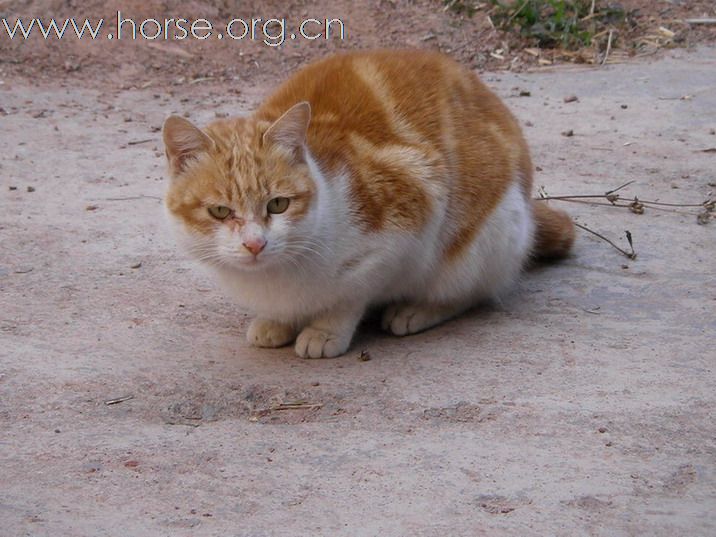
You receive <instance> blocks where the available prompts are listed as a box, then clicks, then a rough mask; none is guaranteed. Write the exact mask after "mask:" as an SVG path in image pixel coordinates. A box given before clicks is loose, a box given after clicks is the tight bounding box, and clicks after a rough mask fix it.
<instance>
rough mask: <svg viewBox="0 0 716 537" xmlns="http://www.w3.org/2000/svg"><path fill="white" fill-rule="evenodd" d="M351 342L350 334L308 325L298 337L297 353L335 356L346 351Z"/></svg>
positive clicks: (305, 356) (307, 355)
mask: <svg viewBox="0 0 716 537" xmlns="http://www.w3.org/2000/svg"><path fill="white" fill-rule="evenodd" d="M350 343H351V338H350V336H348V337H345V336H341V335H337V334H332V333H330V332H327V331H325V330H319V329H317V328H312V327H310V326H308V327H306V328H304V329H303V330H302V331H301V333H300V334H298V338H296V354H298V355H299V356H300V357H301V358H335V357H336V356H340V355H341V354H343V353H344V352H346V351H347V350H348V346H349V345H350Z"/></svg>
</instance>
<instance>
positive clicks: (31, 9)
mask: <svg viewBox="0 0 716 537" xmlns="http://www.w3.org/2000/svg"><path fill="white" fill-rule="evenodd" d="M515 1H517V0H515ZM520 1H521V0H520ZM503 3H505V4H508V3H509V0H505V1H504V2H503ZM445 4H446V2H444V1H443V0H289V1H285V0H265V1H260V2H259V1H256V0H250V1H242V2H236V1H232V0H218V1H216V0H190V1H186V0H121V1H119V2H111V3H107V2H104V1H101V0H87V1H78V0H0V17H5V18H7V19H8V20H9V21H10V22H11V23H12V22H14V20H15V19H16V18H17V17H23V18H25V20H26V21H28V20H29V19H30V18H31V17H43V18H45V20H47V19H49V17H55V18H56V19H58V20H61V18H62V17H76V18H77V19H79V21H80V22H81V21H83V20H84V19H85V18H87V19H90V20H91V21H93V23H96V21H97V20H98V19H99V18H104V19H105V24H104V26H103V28H102V32H100V34H99V37H98V38H97V39H95V40H92V39H88V38H87V37H85V38H84V39H82V40H79V39H74V38H70V37H69V36H65V37H64V38H63V39H62V40H57V39H56V38H50V39H47V40H46V39H43V37H42V36H41V35H40V34H39V33H38V32H37V31H36V32H35V33H34V34H33V35H32V36H31V38H30V39H29V40H27V41H25V40H21V39H19V38H15V39H7V37H6V35H5V34H4V33H2V32H0V36H2V39H0V76H3V75H4V76H12V77H13V78H15V79H18V78H20V79H22V80H24V81H26V83H27V84H30V85H35V84H48V83H52V84H67V85H69V86H70V87H76V86H77V85H79V86H80V87H83V88H89V87H92V88H102V89H105V88H114V87H121V88H125V89H133V88H140V89H146V88H147V87H153V88H161V89H164V90H169V91H172V92H178V93H192V94H202V93H203V92H204V91H206V90H207V89H208V88H212V89H213V88H220V89H222V91H226V89H227V88H231V89H232V90H233V91H243V89H244V88H246V87H248V86H255V85H257V84H273V83H275V81H276V79H277V77H279V78H281V77H284V76H286V75H287V74H288V73H290V72H292V71H293V70H294V69H296V68H297V67H299V66H300V65H303V64H305V63H306V62H308V61H311V60H313V59H316V58H319V57H322V56H324V55H326V54H327V53H330V52H336V51H342V50H355V49H370V48H376V47H391V48H396V47H421V48H428V49H433V50H439V51H442V52H445V53H448V54H450V55H451V56H453V57H454V58H456V59H458V60H460V61H461V62H462V63H463V64H465V65H469V66H471V67H473V68H475V69H480V70H490V71H497V70H511V71H517V72H519V71H525V70H529V69H534V68H540V67H544V66H545V65H549V64H560V63H565V62H578V63H580V62H581V63H585V62H595V61H597V63H600V62H601V61H602V60H604V59H606V60H607V61H608V62H609V63H619V62H623V61H627V60H630V59H634V58H645V57H650V56H653V55H655V54H656V55H658V54H660V53H662V52H663V51H664V50H668V49H669V48H673V47H679V48H681V47H687V48H688V47H693V46H695V45H698V44H703V43H714V42H716V25H694V24H689V23H687V22H685V20H687V19H698V18H714V17H716V3H714V2H713V0H621V1H619V2H608V1H605V0H599V2H598V3H597V5H598V6H600V7H601V8H605V7H607V6H619V7H621V8H623V10H624V12H625V14H626V21H625V22H624V23H622V24H619V23H615V24H614V25H613V29H614V30H615V33H614V39H613V47H612V49H611V52H610V53H609V55H608V57H606V56H605V53H606V50H605V49H606V48H607V42H608V39H607V32H606V31H604V32H601V33H602V35H601V36H597V37H595V39H594V42H593V44H592V46H590V47H587V48H585V49H583V50H578V51H563V50H537V49H535V48H534V43H533V42H531V41H530V40H529V39H526V38H523V37H520V36H519V35H518V34H515V33H506V32H503V31H500V30H499V28H496V27H495V23H494V22H493V21H492V17H494V7H493V6H491V5H490V2H488V1H477V0H476V1H465V0H456V1H452V2H447V4H448V5H449V6H452V8H449V7H448V6H446V5H445ZM458 5H462V6H473V7H475V8H476V10H475V12H474V14H473V15H472V16H467V15H466V14H465V13H464V12H461V11H460V10H459V9H456V7H455V6H458ZM118 11H119V12H120V13H121V15H122V18H128V19H132V20H133V21H135V22H136V25H137V26H138V25H139V24H140V22H141V21H143V20H145V19H148V18H153V19H155V20H158V21H161V23H162V24H163V23H164V21H165V20H166V19H176V18H179V17H185V18H187V19H189V20H195V19H197V18H200V17H201V18H206V19H207V20H209V21H211V22H212V23H213V24H214V25H215V26H216V27H217V28H219V27H220V25H221V24H225V23H226V22H227V21H230V20H232V19H234V18H239V19H242V20H245V21H251V20H252V19H254V18H262V19H263V20H266V19H269V18H285V19H286V21H287V22H286V30H287V31H286V35H287V36H288V35H289V34H290V33H292V32H296V31H297V28H298V25H299V22H300V21H302V20H305V19H307V18H316V19H319V20H324V19H334V18H338V19H340V20H341V21H342V22H343V23H344V29H345V33H344V39H343V40H341V39H338V38H336V35H337V33H338V32H337V30H335V28H336V27H335V26H333V28H334V33H333V37H332V38H330V39H315V40H307V39H300V38H299V39H290V38H289V37H287V38H286V40H285V42H284V43H283V45H282V46H281V47H269V46H266V45H265V44H264V43H263V42H262V39H263V35H262V34H261V33H260V32H256V34H257V38H256V39H253V40H252V39H248V38H245V39H241V40H231V39H223V40H219V39H215V36H216V35H217V34H218V33H219V32H218V31H217V32H214V34H213V35H212V36H211V38H208V39H206V40H199V39H183V40H173V39H171V38H170V39H168V40H165V39H163V35H164V34H162V37H160V38H158V39H154V40H146V39H144V40H142V39H137V40H132V39H130V38H129V37H128V36H127V35H126V32H125V38H124V39H122V40H117V39H113V40H111V39H107V38H106V37H107V35H106V34H107V33H109V32H113V33H115V35H116V25H117V12H118ZM170 27H171V26H170ZM314 28H317V27H316V26H309V27H308V30H309V32H311V31H313V29H314ZM610 28H611V26H610ZM152 31H153V26H152V25H151V24H150V25H149V26H148V27H147V33H148V34H149V35H151V33H152ZM277 31H278V29H277V28H275V27H270V28H269V30H268V32H269V34H270V35H277ZM70 33H71V32H70ZM240 33H241V32H240V30H237V31H236V32H235V34H240ZM167 35H168V36H169V37H172V36H174V35H175V34H174V33H173V32H171V31H169V32H167Z"/></svg>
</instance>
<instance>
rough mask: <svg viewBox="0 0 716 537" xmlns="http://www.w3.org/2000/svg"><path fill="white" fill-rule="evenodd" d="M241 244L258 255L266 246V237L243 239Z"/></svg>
mask: <svg viewBox="0 0 716 537" xmlns="http://www.w3.org/2000/svg"><path fill="white" fill-rule="evenodd" d="M242 244H243V246H244V248H246V249H247V250H248V251H249V252H251V253H252V254H254V255H255V256H256V255H259V254H260V253H261V251H262V250H263V249H264V247H265V246H266V239H251V240H247V241H244V242H243V243H242Z"/></svg>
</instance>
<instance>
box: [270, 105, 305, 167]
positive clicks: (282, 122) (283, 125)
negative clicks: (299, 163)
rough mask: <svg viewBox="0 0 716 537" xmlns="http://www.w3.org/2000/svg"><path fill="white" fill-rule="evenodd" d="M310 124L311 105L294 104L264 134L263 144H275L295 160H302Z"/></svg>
mask: <svg viewBox="0 0 716 537" xmlns="http://www.w3.org/2000/svg"><path fill="white" fill-rule="evenodd" d="M310 122H311V105H310V104H308V102H306V101H302V102H300V103H298V104H295V105H293V106H292V107H291V108H290V109H289V110H288V112H286V113H285V114H284V115H282V116H281V117H280V118H278V119H277V120H276V121H275V122H274V124H273V125H271V126H270V127H269V128H268V130H267V131H266V132H265V133H264V137H263V140H264V144H275V145H277V146H279V147H281V148H282V149H286V150H287V151H288V152H289V153H290V154H291V155H294V156H295V158H296V159H297V160H304V158H305V153H304V146H305V144H306V131H308V124H309V123H310Z"/></svg>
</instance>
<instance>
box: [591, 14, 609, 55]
mask: <svg viewBox="0 0 716 537" xmlns="http://www.w3.org/2000/svg"><path fill="white" fill-rule="evenodd" d="M592 5H593V4H592ZM612 37H614V30H609V39H608V40H607V50H606V52H605V53H604V59H603V60H602V65H604V64H605V63H607V59H608V58H609V53H610V52H611V51H612Z"/></svg>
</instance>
